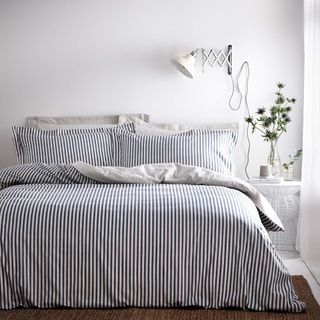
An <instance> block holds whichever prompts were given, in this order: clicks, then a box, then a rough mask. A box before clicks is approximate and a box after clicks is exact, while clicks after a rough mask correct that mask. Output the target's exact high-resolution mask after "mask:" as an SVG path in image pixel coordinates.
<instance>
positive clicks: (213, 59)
mask: <svg viewBox="0 0 320 320" xmlns="http://www.w3.org/2000/svg"><path fill="white" fill-rule="evenodd" d="M199 53H200V54H201V58H202V72H204V69H205V66H206V65H207V64H209V65H210V66H211V67H213V66H215V65H218V66H220V67H223V66H225V65H227V67H228V74H229V75H232V45H228V51H227V52H226V53H224V52H223V50H219V51H215V50H213V49H211V50H210V51H209V52H207V51H206V50H205V49H202V48H198V49H196V50H194V51H192V52H190V53H189V54H187V55H185V56H183V57H177V58H175V59H172V60H171V63H172V64H173V65H174V66H175V67H176V68H177V69H178V70H179V71H180V72H181V73H182V74H184V75H185V76H186V77H188V78H190V79H193V78H194V65H195V62H196V58H197V56H198V55H199Z"/></svg>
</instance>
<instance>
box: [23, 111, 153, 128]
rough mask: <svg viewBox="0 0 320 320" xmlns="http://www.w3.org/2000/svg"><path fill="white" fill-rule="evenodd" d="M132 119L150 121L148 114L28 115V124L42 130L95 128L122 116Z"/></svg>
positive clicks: (115, 121) (115, 120) (105, 125)
mask: <svg viewBox="0 0 320 320" xmlns="http://www.w3.org/2000/svg"><path fill="white" fill-rule="evenodd" d="M123 116H124V117H127V118H128V119H131V121H130V122H133V123H135V121H143V122H144V123H147V122H148V121H149V115H147V114H143V113H141V114H128V115H96V116H76V117H28V118H27V120H26V126H27V127H31V128H36V129H42V130H57V129H58V130H62V129H95V128H109V127H113V126H115V125H117V124H118V122H119V119H120V117H123Z"/></svg>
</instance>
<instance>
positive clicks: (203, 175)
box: [0, 124, 305, 312]
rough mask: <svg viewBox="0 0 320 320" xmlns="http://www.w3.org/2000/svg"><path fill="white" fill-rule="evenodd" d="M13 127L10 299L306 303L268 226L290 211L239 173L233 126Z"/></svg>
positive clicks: (28, 302) (2, 243)
mask: <svg viewBox="0 0 320 320" xmlns="http://www.w3.org/2000/svg"><path fill="white" fill-rule="evenodd" d="M13 131H14V137H15V146H16V148H17V149H18V150H17V155H18V160H19V161H20V164H18V165H16V166H12V167H9V168H6V169H4V170H1V171H0V308H1V309H12V308H16V307H26V308H30V307H38V308H57V307H71V308H113V307H190V306H192V307H205V308H228V307H232V308H242V309H251V310H260V311H267V310H274V311H289V312H301V311H303V310H304V309H305V304H304V303H303V302H301V301H299V299H298V297H297V295H296V294H295V292H294V288H293V285H292V281H291V277H290V275H289V273H288V271H287V269H286V268H285V266H284V264H283V262H282V260H281V258H280V256H279V254H278V253H277V251H276V250H275V248H274V246H273V245H272V243H271V241H270V238H269V236H268V232H267V231H270V230H272V231H279V232H280V231H281V230H282V228H283V227H282V224H281V221H280V220H279V219H278V217H277V215H276V214H275V212H274V211H273V209H272V208H271V206H270V205H269V204H268V203H267V202H266V200H265V199H264V198H263V196H261V195H260V194H259V193H258V192H257V191H256V190H255V189H254V188H253V187H251V186H250V185H248V184H247V183H245V182H243V181H241V180H240V179H237V178H235V177H233V175H232V172H233V170H234V168H233V162H234V161H233V156H234V154H233V152H234V150H233V149H234V144H235V143H236V133H235V131H234V130H233V129H232V130H224V129H215V130H213V129H199V130H197V129H196V130H191V131H186V132H183V133H175V134H173V135H162V136H157V135H154V134H153V135H149V136H144V135H141V136H137V134H136V133H135V132H134V126H133V125H132V124H124V125H121V126H117V127H116V128H94V129H75V130H67V132H65V131H64V130H53V131H47V132H43V131H41V132H40V131H39V129H35V128H14V129H13ZM84 137H85V138H84ZM97 137H99V139H97ZM210 137H211V138H210ZM39 139H40V140H39ZM39 141H42V143H40V142H39ZM70 141H72V142H73V145H72V148H70ZM74 141H77V143H74ZM97 141H98V142H97ZM95 143H98V144H99V148H98V146H95ZM39 145H41V146H42V147H41V148H39ZM101 145H102V146H104V145H105V147H106V148H102V147H101ZM35 146H38V147H37V149H36V151H35V150H32V149H35ZM55 146H56V147H57V146H59V148H58V149H59V150H60V151H59V152H58V153H59V154H60V155H61V148H62V149H63V148H64V150H69V152H66V153H67V154H68V155H65V154H64V155H63V157H62V155H61V157H62V158H61V159H59V158H58V157H57V153H56V152H53V151H52V150H56V149H55ZM88 146H90V147H91V148H93V150H96V153H95V156H94V157H93V156H92V155H90V158H88V154H87V153H88ZM45 148H49V150H50V152H49V156H48V150H45ZM58 149H57V150H58ZM70 150H72V152H70ZM97 150H100V151H97ZM106 150H107V151H106ZM159 150H160V151H159ZM164 150H165V152H164ZM199 152H200V153H199ZM105 153H107V155H106V154H105ZM130 155H133V156H130ZM50 156H51V157H53V158H52V159H50ZM43 157H45V158H43ZM67 157H70V159H69V158H67ZM44 160H45V161H44ZM53 160H54V161H53ZM79 160H80V161H81V162H79ZM76 161H78V162H76ZM88 162H89V163H90V164H88Z"/></svg>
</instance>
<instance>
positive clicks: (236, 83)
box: [229, 61, 251, 179]
mask: <svg viewBox="0 0 320 320" xmlns="http://www.w3.org/2000/svg"><path fill="white" fill-rule="evenodd" d="M245 68H246V71H247V72H246V80H245V89H244V104H245V109H246V114H247V116H250V109H249V103H248V93H249V78H250V66H249V62H248V61H244V62H243V63H242V65H241V68H240V70H239V73H238V75H237V77H236V79H235V80H234V78H233V75H232V74H231V75H230V77H231V81H232V92H231V96H230V99H229V107H230V109H231V110H233V111H237V110H239V109H240V107H241V104H242V100H243V94H242V92H241V89H240V85H239V78H240V76H241V74H242V72H243V70H244V69H245ZM235 90H236V91H237V93H238V95H239V103H238V105H236V106H232V98H233V96H234V95H235ZM246 136H247V142H248V149H247V154H246V163H245V168H244V171H245V174H246V177H247V179H249V174H248V166H249V162H250V151H251V141H250V135H249V123H247V130H246Z"/></svg>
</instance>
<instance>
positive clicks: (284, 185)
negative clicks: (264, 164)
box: [251, 181, 301, 259]
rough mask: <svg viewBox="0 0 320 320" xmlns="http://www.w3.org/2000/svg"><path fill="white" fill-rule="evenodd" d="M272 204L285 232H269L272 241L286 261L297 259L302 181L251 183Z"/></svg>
mask: <svg viewBox="0 0 320 320" xmlns="http://www.w3.org/2000/svg"><path fill="white" fill-rule="evenodd" d="M251 184H252V185H253V186H254V187H255V188H256V189H258V190H259V191H260V192H261V193H262V194H263V195H264V196H265V197H266V198H267V199H268V200H269V202H270V204H271V205H272V207H273V208H274V209H275V211H276V212H277V214H278V216H279V218H280V219H281V221H282V223H283V225H284V228H285V231H284V232H269V235H270V239H271V241H272V243H273V244H274V245H275V247H276V249H277V250H278V252H279V253H280V255H281V257H282V258H284V259H288V258H296V257H298V256H299V252H298V251H297V245H296V244H297V227H298V219H299V212H300V188H301V182H300V181H283V182H281V183H279V184H272V183H263V182H262V183H260V182H251Z"/></svg>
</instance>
